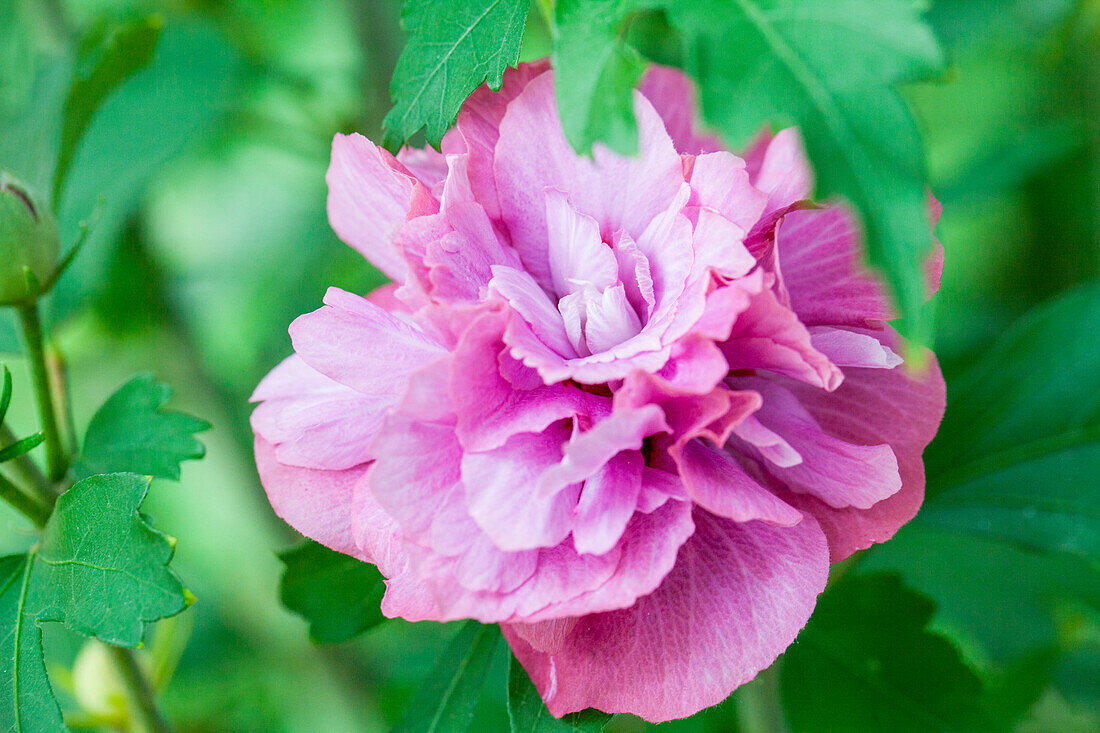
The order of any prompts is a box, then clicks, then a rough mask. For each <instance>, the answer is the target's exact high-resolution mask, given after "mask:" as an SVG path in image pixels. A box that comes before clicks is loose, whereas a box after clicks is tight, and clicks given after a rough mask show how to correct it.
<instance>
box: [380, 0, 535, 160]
mask: <svg viewBox="0 0 1100 733" xmlns="http://www.w3.org/2000/svg"><path fill="white" fill-rule="evenodd" d="M527 7H528V0H447V1H446V2H440V1H439V0H406V2H405V5H404V8H403V9H402V12H401V25H402V27H403V28H404V29H405V30H406V31H407V32H408V34H409V40H408V43H407V44H406V45H405V48H404V50H402V51H401V56H400V57H399V58H398V59H397V67H396V69H395V70H394V72H393V80H392V81H391V83H390V94H391V96H392V97H393V104H394V106H393V109H392V110H390V112H389V114H387V115H386V119H385V120H384V121H383V123H382V125H383V128H384V135H383V144H384V145H385V146H386V147H387V148H389V149H390V150H391V151H394V152H396V151H397V149H398V148H400V147H401V146H402V145H403V144H404V143H405V141H407V140H408V139H409V138H410V137H412V136H413V135H414V134H416V132H418V131H419V130H420V129H421V128H425V127H426V128H427V129H426V133H427V138H428V142H429V143H431V144H432V145H434V146H436V147H438V146H439V142H440V140H442V139H443V133H445V132H446V131H447V128H449V127H450V126H451V125H452V124H453V123H454V121H455V118H456V117H457V116H458V110H459V108H460V107H461V106H462V103H463V102H464V101H465V100H466V97H468V96H469V95H470V93H471V92H473V91H474V90H475V89H476V88H477V87H478V86H479V85H480V84H481V83H482V82H488V84H489V86H490V87H491V88H493V89H499V88H500V85H501V84H502V83H503V80H504V70H505V69H506V68H507V67H509V66H515V65H516V63H517V62H518V61H519V47H520V40H521V39H522V38H523V27H524V23H525V22H526V20H527Z"/></svg>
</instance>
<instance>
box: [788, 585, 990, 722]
mask: <svg viewBox="0 0 1100 733" xmlns="http://www.w3.org/2000/svg"><path fill="white" fill-rule="evenodd" d="M934 609H935V606H934V605H933V604H932V602H931V601H929V600H928V599H927V598H924V597H922V596H920V595H918V594H916V593H914V592H913V591H911V590H909V589H908V588H906V587H905V586H903V585H902V583H901V581H900V580H899V578H898V576H896V575H892V574H882V575H868V576H862V577H850V576H849V577H847V578H844V579H842V580H840V581H839V582H837V583H836V585H834V586H832V587H830V588H829V589H828V590H827V591H826V592H825V594H824V595H822V596H821V599H820V601H819V603H818V606H817V610H816V611H815V612H814V615H813V617H811V619H810V622H809V623H808V624H807V625H806V628H805V629H804V630H803V631H802V633H801V635H799V637H798V640H797V641H796V642H795V644H794V645H793V646H791V647H790V649H788V650H787V653H786V654H785V655H784V657H783V666H782V670H781V676H780V691H781V694H782V699H783V706H784V710H785V711H786V713H787V719H788V721H789V722H790V725H791V728H792V730H794V731H796V733H803V732H806V733H813V732H816V731H828V732H829V733H836V732H838V731H871V730H882V731H886V730H888V731H897V732H898V733H902V732H907V731H949V730H979V729H981V725H980V716H981V711H980V704H979V696H980V693H981V684H980V682H979V681H978V679H977V677H975V676H974V674H973V673H972V672H971V671H970V669H969V668H968V667H967V666H966V665H965V664H964V663H963V661H962V660H961V658H960V656H959V653H958V651H957V650H956V649H955V647H954V646H952V645H951V643H950V642H948V641H947V640H946V639H944V638H943V637H941V636H938V635H936V634H934V633H932V632H930V631H928V630H927V629H926V628H925V627H926V625H927V624H928V621H929V620H930V619H931V617H932V612H933V611H934Z"/></svg>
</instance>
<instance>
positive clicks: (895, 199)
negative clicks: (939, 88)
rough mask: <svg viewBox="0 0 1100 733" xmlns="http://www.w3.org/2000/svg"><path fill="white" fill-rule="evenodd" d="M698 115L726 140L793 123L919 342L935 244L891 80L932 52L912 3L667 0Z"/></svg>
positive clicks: (905, 118)
mask: <svg viewBox="0 0 1100 733" xmlns="http://www.w3.org/2000/svg"><path fill="white" fill-rule="evenodd" d="M667 12H668V17H669V20H670V22H671V23H672V25H673V26H675V27H676V28H677V29H678V30H679V31H680V33H681V34H682V35H683V36H684V39H685V48H686V56H685V63H686V66H687V69H688V71H689V72H690V73H691V74H692V75H693V76H694V77H695V78H696V79H697V80H698V82H699V85H700V94H701V98H702V106H703V113H704V116H705V117H706V119H707V121H708V122H709V123H711V124H712V125H714V126H715V127H716V128H717V129H719V130H720V131H721V132H722V133H724V135H725V136H726V138H727V140H728V141H729V142H730V143H731V144H734V145H741V144H743V143H744V142H745V141H747V140H749V139H750V138H751V137H752V136H753V135H755V134H756V133H757V132H758V131H759V129H760V127H761V125H762V124H763V123H765V122H772V123H781V124H788V123H795V124H797V125H799V127H800V130H801V133H802V136H803V138H804V140H805V142H806V148H807V150H808V152H809V155H810V159H811V160H812V162H813V164H814V169H815V172H816V175H817V192H818V195H819V196H821V197H829V196H835V195H839V196H844V197H846V198H847V199H848V200H849V201H851V202H852V203H853V204H854V205H855V206H856V208H857V209H858V210H859V211H860V212H861V213H862V219H863V228H864V231H865V235H866V259H867V261H868V262H869V263H870V264H871V265H873V266H874V267H876V268H878V269H880V270H881V271H882V272H883V274H884V275H885V277H886V281H887V283H888V284H889V286H890V288H891V290H892V291H893V293H894V296H895V300H896V301H897V303H898V305H899V309H900V312H901V314H902V316H903V317H904V318H905V319H906V322H907V326H908V332H909V335H910V336H912V337H913V338H915V339H916V340H918V341H924V342H926V341H927V339H928V336H929V327H928V323H927V322H926V319H925V318H922V316H921V306H922V304H923V302H924V299H925V295H926V288H925V280H924V266H923V263H924V258H925V255H926V254H927V253H928V252H929V251H930V249H931V246H932V238H931V234H930V226H929V217H928V201H927V192H926V188H925V175H924V161H923V155H922V150H921V140H920V135H919V134H918V131H917V127H916V125H915V123H914V121H913V118H912V115H911V114H910V112H909V110H908V108H907V107H906V105H905V103H904V102H903V101H902V99H901V97H900V96H899V95H898V93H897V92H896V91H895V89H894V88H893V86H892V85H893V84H894V83H896V82H899V81H904V80H911V79H914V78H917V77H919V76H922V75H926V74H928V73H930V72H931V71H932V70H934V69H935V68H936V67H937V65H938V63H939V51H938V48H937V46H936V42H935V39H934V38H933V36H932V33H931V30H930V29H929V27H928V25H927V24H926V23H925V22H923V20H922V19H921V15H920V6H919V5H918V3H917V2H914V1H913V0H735V1H734V2H726V1H725V0H710V1H709V2H692V3H672V2H669V3H667Z"/></svg>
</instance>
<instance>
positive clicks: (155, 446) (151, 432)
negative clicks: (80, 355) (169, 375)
mask: <svg viewBox="0 0 1100 733" xmlns="http://www.w3.org/2000/svg"><path fill="white" fill-rule="evenodd" d="M171 396H172V390H171V388H170V387H169V386H168V385H166V384H160V383H158V382H156V381H155V380H154V379H153V376H152V375H151V374H142V375H139V376H137V377H134V378H133V379H131V380H130V381H129V382H127V383H126V384H124V385H123V386H122V387H121V388H120V389H119V390H118V391H117V392H115V393H114V394H113V395H111V397H110V398H108V400H107V401H106V402H104V403H103V406H102V407H100V408H99V411H98V412H96V414H95V416H94V417H92V421H91V423H90V424H89V425H88V432H87V434H86V435H85V436H84V450H83V452H82V454H81V456H80V461H79V462H78V464H77V466H76V467H75V469H74V470H75V471H76V472H77V474H78V475H82V476H90V475H92V474H97V473H138V474H144V475H147V476H156V477H160V478H170V479H177V480H178V479H179V477H180V462H182V461H186V460H189V459H197V458H202V457H203V455H204V454H205V452H206V449H205V448H204V447H203V444H202V443H200V442H199V441H198V440H196V439H195V437H194V435H193V433H197V432H200V431H202V430H207V429H208V428H209V427H210V424H209V423H207V422H206V421H205V420H199V419H198V418H194V417H191V416H190V415H185V414H183V413H182V412H175V411H172V410H165V409H163V408H164V405H165V404H167V403H168V400H169V398H171Z"/></svg>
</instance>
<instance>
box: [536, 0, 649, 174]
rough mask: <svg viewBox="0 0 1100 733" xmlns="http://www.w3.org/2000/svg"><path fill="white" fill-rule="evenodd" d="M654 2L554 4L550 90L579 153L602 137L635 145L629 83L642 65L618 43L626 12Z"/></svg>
mask: <svg viewBox="0 0 1100 733" xmlns="http://www.w3.org/2000/svg"><path fill="white" fill-rule="evenodd" d="M654 4H656V3H655V2H653V1H651V2H646V1H645V0H559V2H558V3H556V4H555V6H554V25H555V28H554V53H553V65H554V74H555V76H554V90H555V95H556V97H557V100H558V108H559V109H560V110H561V118H562V127H563V129H564V130H565V137H566V138H567V139H568V140H569V142H570V143H571V144H572V145H573V148H574V149H576V150H577V152H580V153H588V152H589V151H590V150H591V149H592V144H593V143H596V142H602V143H604V144H605V145H607V146H608V147H609V148H611V149H612V150H614V151H616V152H618V153H620V154H623V155H633V154H634V153H636V152H637V150H638V125H637V122H636V121H635V119H634V86H635V85H636V84H637V83H638V80H639V79H640V78H641V76H642V72H643V71H644V70H645V62H644V61H643V60H642V58H641V56H639V54H638V52H637V51H635V50H634V49H633V48H631V47H630V46H629V45H627V44H626V43H625V42H623V39H622V34H623V30H624V26H625V24H626V17H627V15H628V14H629V13H630V12H632V11H634V10H638V9H641V8H643V7H648V6H652V5H654Z"/></svg>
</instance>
